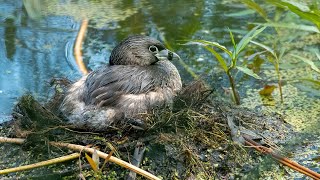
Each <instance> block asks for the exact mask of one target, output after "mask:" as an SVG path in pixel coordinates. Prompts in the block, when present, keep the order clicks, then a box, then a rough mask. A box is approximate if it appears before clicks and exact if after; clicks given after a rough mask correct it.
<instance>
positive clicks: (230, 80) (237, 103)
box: [227, 69, 240, 105]
mask: <svg viewBox="0 0 320 180" xmlns="http://www.w3.org/2000/svg"><path fill="white" fill-rule="evenodd" d="M230 70H231V69H229V70H228V71H227V75H228V78H229V82H230V86H231V90H232V95H233V98H234V100H235V102H236V105H240V97H239V96H238V94H237V91H236V86H235V83H234V79H233V77H232V75H231V74H230Z"/></svg>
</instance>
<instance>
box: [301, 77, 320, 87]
mask: <svg viewBox="0 0 320 180" xmlns="http://www.w3.org/2000/svg"><path fill="white" fill-rule="evenodd" d="M299 80H300V81H308V82H311V83H313V84H315V85H317V86H320V81H317V80H314V79H306V78H305V79H299Z"/></svg>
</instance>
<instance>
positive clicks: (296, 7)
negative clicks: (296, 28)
mask: <svg viewBox="0 0 320 180" xmlns="http://www.w3.org/2000/svg"><path fill="white" fill-rule="evenodd" d="M267 2H269V3H271V4H273V5H276V6H277V7H281V8H289V9H290V11H291V12H293V13H295V14H297V15H298V16H300V17H301V18H303V19H306V20H308V21H310V22H312V23H314V24H315V25H316V26H317V27H318V29H320V21H319V19H320V14H318V13H316V12H317V11H311V10H310V8H309V7H308V6H306V5H303V4H299V3H297V2H290V1H286V2H284V1H279V0H267Z"/></svg>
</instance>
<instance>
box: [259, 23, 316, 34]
mask: <svg viewBox="0 0 320 180" xmlns="http://www.w3.org/2000/svg"><path fill="white" fill-rule="evenodd" d="M253 24H256V25H263V26H268V27H277V28H286V29H296V30H303V31H310V32H316V33H320V31H319V29H318V28H317V27H315V26H309V25H301V24H294V23H290V24H286V23H263V24H261V23H253Z"/></svg>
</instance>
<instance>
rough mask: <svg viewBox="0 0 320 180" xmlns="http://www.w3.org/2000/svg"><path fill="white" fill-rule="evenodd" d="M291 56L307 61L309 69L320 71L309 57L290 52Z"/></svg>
mask: <svg viewBox="0 0 320 180" xmlns="http://www.w3.org/2000/svg"><path fill="white" fill-rule="evenodd" d="M290 55H291V56H293V57H296V58H298V59H300V60H302V61H303V62H305V63H307V64H309V65H310V67H311V69H313V70H315V71H316V72H318V73H320V69H319V68H318V67H317V66H316V65H315V64H314V62H313V61H311V60H310V59H307V58H305V57H302V56H298V55H295V54H290Z"/></svg>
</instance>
